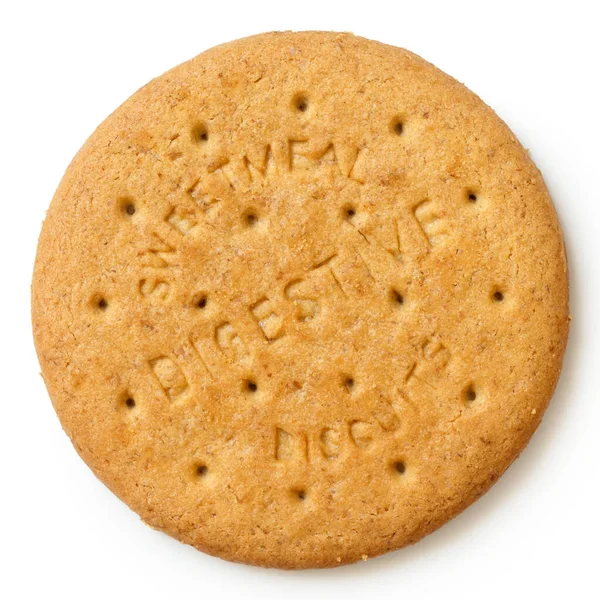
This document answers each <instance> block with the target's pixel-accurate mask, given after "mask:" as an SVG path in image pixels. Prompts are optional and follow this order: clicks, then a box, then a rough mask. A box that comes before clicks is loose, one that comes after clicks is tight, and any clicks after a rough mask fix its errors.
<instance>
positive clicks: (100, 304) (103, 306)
mask: <svg viewBox="0 0 600 600" xmlns="http://www.w3.org/2000/svg"><path fill="white" fill-rule="evenodd" d="M96 306H97V307H98V308H99V309H100V310H106V309H107V308H108V302H107V301H106V299H105V298H100V299H99V300H98V301H97V302H96Z"/></svg>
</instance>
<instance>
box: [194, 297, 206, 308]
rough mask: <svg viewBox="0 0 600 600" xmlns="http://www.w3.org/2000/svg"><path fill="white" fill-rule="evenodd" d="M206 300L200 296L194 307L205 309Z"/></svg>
mask: <svg viewBox="0 0 600 600" xmlns="http://www.w3.org/2000/svg"><path fill="white" fill-rule="evenodd" d="M206 303H207V299H206V296H200V298H198V300H196V306H197V307H198V308H206Z"/></svg>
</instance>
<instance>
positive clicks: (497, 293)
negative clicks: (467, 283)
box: [492, 290, 504, 302]
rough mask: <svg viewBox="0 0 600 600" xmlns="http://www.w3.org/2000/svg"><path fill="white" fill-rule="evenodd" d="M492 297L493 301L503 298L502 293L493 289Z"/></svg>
mask: <svg viewBox="0 0 600 600" xmlns="http://www.w3.org/2000/svg"><path fill="white" fill-rule="evenodd" d="M492 297H493V298H494V301H495V302H502V300H504V294H503V293H502V292H501V291H499V290H497V291H495V292H494V294H493V296H492Z"/></svg>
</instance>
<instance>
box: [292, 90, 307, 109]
mask: <svg viewBox="0 0 600 600" xmlns="http://www.w3.org/2000/svg"><path fill="white" fill-rule="evenodd" d="M292 105H293V106H294V108H295V109H296V110H297V111H299V112H306V111H307V110H308V99H307V97H306V96H305V95H304V94H297V95H296V96H294V100H293V102H292Z"/></svg>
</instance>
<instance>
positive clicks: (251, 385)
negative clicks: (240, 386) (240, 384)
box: [246, 379, 258, 394]
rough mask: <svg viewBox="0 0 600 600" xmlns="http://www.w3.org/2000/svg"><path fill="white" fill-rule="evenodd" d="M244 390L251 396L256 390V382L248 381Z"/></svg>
mask: <svg viewBox="0 0 600 600" xmlns="http://www.w3.org/2000/svg"><path fill="white" fill-rule="evenodd" d="M246 389H247V390H248V391H249V392H251V393H252V394H253V393H254V392H256V391H257V390H258V385H256V381H252V379H248V380H247V381H246Z"/></svg>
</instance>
